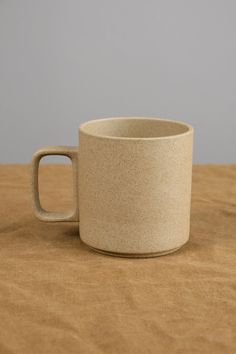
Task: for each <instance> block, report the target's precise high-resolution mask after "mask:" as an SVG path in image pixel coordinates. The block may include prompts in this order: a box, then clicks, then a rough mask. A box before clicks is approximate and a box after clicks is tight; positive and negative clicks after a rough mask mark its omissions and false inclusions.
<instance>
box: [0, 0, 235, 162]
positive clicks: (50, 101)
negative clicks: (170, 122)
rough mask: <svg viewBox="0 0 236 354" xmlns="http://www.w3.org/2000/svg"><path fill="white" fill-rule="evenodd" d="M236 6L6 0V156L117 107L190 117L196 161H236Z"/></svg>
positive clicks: (1, 23) (2, 151) (72, 138)
mask: <svg viewBox="0 0 236 354" xmlns="http://www.w3.org/2000/svg"><path fill="white" fill-rule="evenodd" d="M235 14H236V1H234V0H232V1H230V0H185V1H183V0H178V1H177V0H142V1H141V0H99V1H96V0H93V1H91V0H83V1H82V0H81V1H79V0H77V1H74V0H64V1H62V0H38V1H36V0H21V1H19V0H0V120H1V125H0V162H7V163H8V162H27V161H29V160H30V159H31V154H32V153H33V151H34V150H36V149H37V148H39V147H41V146H43V145H48V144H50V145H57V144H62V145H75V144H77V131H76V130H77V128H78V126H79V124H80V122H83V121H85V120H88V119H91V118H97V117H109V116H120V115H142V116H143V115H145V116H146V115H147V116H161V117H164V118H170V119H177V120H183V121H186V122H189V123H191V124H192V125H193V126H194V127H195V131H196V135H195V151H194V154H195V157H194V158H195V162H198V163H199V162H200V163H208V162H212V163H228V162H236V159H235V151H236V137H235V135H236V70H235V66H236V38H235V36H236V21H235Z"/></svg>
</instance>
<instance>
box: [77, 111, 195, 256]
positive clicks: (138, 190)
mask: <svg viewBox="0 0 236 354" xmlns="http://www.w3.org/2000/svg"><path fill="white" fill-rule="evenodd" d="M79 141H80V147H79V219H80V237H81V240H82V241H83V242H84V243H85V244H87V245H88V246H90V247H92V248H93V249H95V250H98V251H101V252H107V253H111V254H114V255H124V256H125V255H127V256H140V257H142V256H153V255H159V254H165V253H169V252H172V251H175V250H176V249H178V248H180V247H181V246H182V245H184V244H185V243H186V242H187V241H188V239H189V226H190V201H191V180H192V144H193V129H192V127H191V126H189V125H187V124H185V123H181V122H176V121H169V120H162V119H157V118H129V117H127V118H108V119H101V120H94V121H89V122H87V123H84V124H82V125H81V127H80V130H79Z"/></svg>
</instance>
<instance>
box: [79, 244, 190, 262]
mask: <svg viewBox="0 0 236 354" xmlns="http://www.w3.org/2000/svg"><path fill="white" fill-rule="evenodd" d="M82 242H83V241H82ZM83 243H84V244H85V245H86V246H87V247H88V248H90V249H91V250H93V251H95V252H97V253H101V254H105V255H107V256H112V257H122V258H154V257H159V256H165V255H167V254H170V253H173V252H176V251H178V250H179V249H180V248H181V247H183V245H182V246H179V247H176V248H172V249H171V250H168V251H161V252H153V253H120V252H111V251H105V250H101V249H99V248H95V247H92V246H90V245H88V244H87V243H85V242H83Z"/></svg>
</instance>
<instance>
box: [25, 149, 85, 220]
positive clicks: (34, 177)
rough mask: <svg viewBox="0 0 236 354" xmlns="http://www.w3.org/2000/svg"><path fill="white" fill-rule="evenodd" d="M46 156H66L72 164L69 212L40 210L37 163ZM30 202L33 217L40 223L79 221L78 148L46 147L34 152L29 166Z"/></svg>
mask: <svg viewBox="0 0 236 354" xmlns="http://www.w3.org/2000/svg"><path fill="white" fill-rule="evenodd" d="M48 155H62V156H67V157H69V159H70V160H71V162H72V174H73V204H74V209H73V210H72V211H69V212H50V211H46V210H44V209H43V208H42V206H41V204H40V198H39V183H38V179H39V177H38V176H39V163H40V160H41V158H42V157H44V156H48ZM31 185H32V200H33V208H34V213H35V216H36V217H37V218H38V219H40V220H42V221H79V196H78V194H79V193H78V147H74V146H47V147H44V148H41V149H40V150H38V151H36V152H35V153H34V155H33V158H32V165H31Z"/></svg>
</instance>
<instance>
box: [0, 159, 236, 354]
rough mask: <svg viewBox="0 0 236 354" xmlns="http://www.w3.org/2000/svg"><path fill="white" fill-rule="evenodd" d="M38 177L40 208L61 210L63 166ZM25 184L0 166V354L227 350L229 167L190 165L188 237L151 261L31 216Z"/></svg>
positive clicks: (235, 348)
mask: <svg viewBox="0 0 236 354" xmlns="http://www.w3.org/2000/svg"><path fill="white" fill-rule="evenodd" d="M40 174H41V182H42V188H41V192H42V201H43V203H44V206H46V207H47V208H51V209H52V208H53V207H55V206H57V208H59V207H60V208H67V207H69V205H70V196H71V193H72V192H71V190H70V188H71V186H70V181H71V175H70V168H69V166H60V165H56V166H53V165H48V166H47V165H43V166H42V167H41V168H40ZM29 183H30V177H29V166H25V165H2V166H1V167H0V201H1V203H0V208H1V209H0V220H1V223H0V353H1V354H2V353H3V354H8V353H9V354H10V353H22V354H28V353H29V354H37V353H44V354H54V353H56V354H60V353H67V354H68V353H98V354H99V353H109V354H111V353H132V354H133V353H134V354H136V353H144V354H146V353H155V354H158V353H180V354H183V353H198V354H199V353H201V354H202V353H207V354H211V353H213V354H217V353H230V354H233V353H236V341H235V330H236V326H235V325H236V318H235V316H236V293H235V289H236V288H235V285H236V284H235V280H236V243H235V236H236V184H235V183H236V165H235V166H232V165H231V166H230V165H225V166H214V165H206V166H194V168H193V192H192V214H191V235H190V241H189V243H188V244H187V245H186V246H184V247H183V248H182V249H181V250H179V251H178V252H176V253H173V254H171V255H167V256H162V257H159V258H152V259H122V258H113V257H110V256H105V255H101V254H97V253H94V252H93V251H91V250H89V249H88V248H87V247H86V246H84V245H83V244H82V243H81V241H80V239H79V236H78V224H77V223H71V222H70V223H66V222H64V223H44V222H41V221H39V220H37V219H36V218H35V217H34V215H33V211H32V207H31V197H30V187H29Z"/></svg>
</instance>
